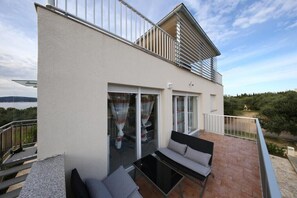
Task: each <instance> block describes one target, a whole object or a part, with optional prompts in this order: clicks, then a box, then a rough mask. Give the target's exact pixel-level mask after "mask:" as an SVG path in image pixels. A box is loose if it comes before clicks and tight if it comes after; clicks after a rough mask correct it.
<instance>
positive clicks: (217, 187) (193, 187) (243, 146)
mask: <svg viewBox="0 0 297 198" xmlns="http://www.w3.org/2000/svg"><path fill="white" fill-rule="evenodd" d="M200 138H203V139H206V140H209V141H212V142H214V156H213V161H212V173H213V175H214V176H212V175H211V176H210V177H209V179H208V182H207V185H206V189H205V192H204V196H203V197H204V198H208V197H209V198H216V197H218V198H224V197H226V198H227V197H228V198H230V197H234V198H237V197H247V198H249V197H261V192H262V191H261V186H260V175H259V161H258V152H257V144H256V142H253V141H249V140H242V139H239V138H233V137H228V136H222V135H217V134H212V133H203V134H201V135H200ZM136 183H137V184H138V185H139V187H140V193H141V194H142V196H143V197H144V198H150V197H163V195H162V193H161V192H160V191H159V190H158V189H157V188H156V187H155V186H153V185H152V184H151V183H150V182H149V181H148V180H146V179H145V178H144V177H137V178H136ZM201 189H202V188H201V186H200V185H199V184H198V182H193V181H192V180H190V179H188V178H185V179H184V180H183V182H182V191H183V197H185V198H190V197H199V193H200V192H201ZM179 192H180V191H179V188H178V187H176V189H174V190H173V191H172V192H171V194H170V195H169V197H170V198H175V197H179Z"/></svg>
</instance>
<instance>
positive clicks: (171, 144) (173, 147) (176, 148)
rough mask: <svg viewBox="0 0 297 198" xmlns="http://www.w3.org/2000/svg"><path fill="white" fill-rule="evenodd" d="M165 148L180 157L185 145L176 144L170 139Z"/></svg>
mask: <svg viewBox="0 0 297 198" xmlns="http://www.w3.org/2000/svg"><path fill="white" fill-rule="evenodd" d="M167 148H169V149H170V150H172V151H175V152H177V153H179V154H181V155H184V154H185V151H186V148H187V145H186V144H181V143H178V142H176V141H174V140H172V139H170V140H169V143H168V146H167Z"/></svg>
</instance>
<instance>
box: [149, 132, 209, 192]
mask: <svg viewBox="0 0 297 198" xmlns="http://www.w3.org/2000/svg"><path fill="white" fill-rule="evenodd" d="M213 147H214V144H213V142H210V141H207V140H203V139H200V138H197V137H193V136H190V135H185V134H183V133H179V132H175V131H172V133H171V139H170V140H169V144H168V146H167V147H165V148H160V149H158V150H157V151H156V152H155V154H156V155H157V156H158V157H159V158H160V159H161V160H163V161H165V162H166V163H167V164H168V165H170V166H171V167H173V168H174V169H176V170H177V171H180V172H182V173H185V174H186V175H189V176H191V177H193V178H196V179H198V180H199V181H200V183H201V185H202V191H201V193H200V197H202V196H203V193H204V190H205V186H206V182H207V179H208V176H209V175H210V174H211V164H212V156H213Z"/></svg>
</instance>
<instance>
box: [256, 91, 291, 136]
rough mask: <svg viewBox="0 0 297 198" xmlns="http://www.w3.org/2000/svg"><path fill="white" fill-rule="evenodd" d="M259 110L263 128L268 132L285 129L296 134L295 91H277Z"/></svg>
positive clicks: (278, 131)
mask: <svg viewBox="0 0 297 198" xmlns="http://www.w3.org/2000/svg"><path fill="white" fill-rule="evenodd" d="M260 112H261V123H262V127H263V128H265V129H267V130H269V131H270V132H275V133H281V132H282V131H287V132H290V133H291V134H292V135H297V92H294V91H288V92H283V93H278V95H277V97H275V98H274V99H273V100H272V101H271V102H270V103H268V104H266V105H265V106H263V108H261V111H260Z"/></svg>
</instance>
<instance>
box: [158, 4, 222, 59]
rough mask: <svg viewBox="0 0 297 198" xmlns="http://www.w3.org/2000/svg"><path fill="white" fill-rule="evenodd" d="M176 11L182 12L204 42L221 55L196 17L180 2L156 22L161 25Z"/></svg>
mask: <svg viewBox="0 0 297 198" xmlns="http://www.w3.org/2000/svg"><path fill="white" fill-rule="evenodd" d="M178 12H183V13H184V14H185V16H186V17H187V18H188V19H189V21H190V22H191V23H192V24H193V25H194V26H195V27H196V28H197V30H198V31H199V32H200V33H201V35H202V36H203V37H204V39H205V40H206V42H207V43H208V44H209V45H210V46H211V47H212V48H213V49H214V51H215V53H216V55H217V56H219V55H221V52H220V51H219V50H218V48H217V47H216V46H215V45H214V43H213V42H212V41H211V40H210V38H209V37H208V36H207V34H206V33H205V32H204V30H203V29H202V28H201V26H200V25H199V24H198V22H197V21H196V19H195V18H194V17H193V16H192V14H191V13H190V11H189V10H188V9H187V7H186V6H185V5H184V4H183V3H181V4H179V5H178V6H176V7H175V8H174V9H173V10H172V11H171V12H170V13H168V14H167V15H166V16H165V17H164V18H163V19H161V20H160V21H159V22H158V25H159V26H160V25H162V23H164V22H165V21H167V20H168V19H169V18H171V17H172V16H173V15H174V14H176V13H178Z"/></svg>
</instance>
